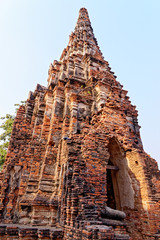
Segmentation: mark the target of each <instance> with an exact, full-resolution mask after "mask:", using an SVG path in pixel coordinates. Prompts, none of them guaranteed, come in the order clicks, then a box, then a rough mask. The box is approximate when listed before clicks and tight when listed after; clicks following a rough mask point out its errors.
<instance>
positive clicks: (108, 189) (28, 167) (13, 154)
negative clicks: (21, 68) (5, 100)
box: [0, 8, 160, 240]
mask: <svg viewBox="0 0 160 240" xmlns="http://www.w3.org/2000/svg"><path fill="white" fill-rule="evenodd" d="M137 116H138V113H137V110H136V107H135V106H133V105H132V104H131V102H130V100H129V97H128V96H127V91H125V90H124V89H123V86H122V85H121V84H120V83H119V82H118V81H117V80H116V76H115V75H114V73H113V72H112V71H111V68H110V67H109V64H108V62H107V61H105V60H104V58H103V56H102V53H101V51H100V49H99V47H98V44H97V41H96V39H95V37H94V34H93V29H92V27H91V23H90V20H89V17H88V13H87V10H86V9H84V8H82V9H80V12H79V18H78V21H77V24H76V27H75V30H74V32H73V33H71V35H70V38H69V43H68V46H67V47H66V48H65V49H64V51H63V53H62V55H61V58H60V61H54V62H53V64H51V65H50V67H49V72H48V86H47V87H43V86H41V85H39V84H38V85H37V87H36V90H35V91H34V92H30V94H29V97H28V100H27V102H26V105H25V107H24V106H21V107H20V108H19V110H18V112H17V116H16V119H15V122H14V126H13V131H12V136H11V140H10V145H9V148H8V154H7V158H6V161H5V164H4V167H3V170H2V172H1V175H0V184H1V188H0V193H1V194H0V216H1V224H0V236H1V237H0V238H1V239H27V240H29V239H57V240H58V239H59V240H60V239H63V240H71V239H74V240H76V239H77V240H80V239H83V240H89V239H97V240H98V239H117V240H118V239H119V240H120V239H126V240H127V239H133V240H136V239H137V240H141V239H159V236H160V232H159V226H160V172H159V170H158V167H157V163H156V161H155V160H154V159H152V158H150V157H149V156H148V155H147V154H146V153H145V152H144V150H143V146H142V142H141V138H140V132H139V128H140V127H139V125H138V121H137Z"/></svg>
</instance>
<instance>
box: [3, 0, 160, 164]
mask: <svg viewBox="0 0 160 240" xmlns="http://www.w3.org/2000/svg"><path fill="white" fill-rule="evenodd" d="M81 7H86V8H87V9H88V12H89V16H90V20H91V23H92V27H93V29H94V33H95V36H96V38H97V40H98V43H99V46H100V49H101V51H102V53H103V55H104V57H105V59H106V60H107V61H109V63H110V67H111V68H112V70H113V71H114V72H115V74H116V75H117V80H118V81H119V82H120V83H121V84H122V85H123V86H124V89H125V90H128V96H129V97H130V99H131V102H132V104H133V105H136V106H137V110H138V111H139V118H138V119H139V124H140V126H141V137H142V141H143V146H144V150H145V151H146V152H147V153H148V154H150V155H151V156H152V157H153V158H155V159H156V160H157V161H158V162H159V165H160V77H159V70H160V30H159V29H160V28H159V25H160V14H159V13H160V1H159V0H134V1H133V0H130V1H128V0H112V1H111V0H99V1H97V0H79V1H75V0H74V1H73V0H67V1H65V0H59V1H55V0H45V1H44V0H14V1H13V0H0V116H3V115H5V114H6V113H11V114H12V113H14V103H19V102H20V101H21V100H26V99H27V96H28V92H29V91H30V90H34V89H35V87H36V84H37V83H40V84H42V85H45V86H46V85H47V74H48V67H49V64H50V63H51V62H53V60H54V59H57V60H58V59H59V58H60V55H61V53H62V51H63V49H64V47H66V45H67V43H68V39H69V38H68V37H69V35H70V33H71V32H72V31H73V30H74V26H75V23H76V20H77V18H78V12H79V9H80V8H81Z"/></svg>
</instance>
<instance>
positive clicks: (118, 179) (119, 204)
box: [107, 137, 134, 210]
mask: <svg viewBox="0 0 160 240" xmlns="http://www.w3.org/2000/svg"><path fill="white" fill-rule="evenodd" d="M108 151H109V153H110V158H109V160H108V165H107V199H108V200H107V205H108V206H109V207H111V208H114V209H118V210H123V208H124V207H128V208H132V209H133V208H134V190H133V187H132V182H131V179H130V176H129V173H128V164H127V160H126V157H125V152H124V151H122V149H121V148H120V145H119V142H118V140H117V139H116V138H115V137H113V138H111V139H110V141H109V144H108Z"/></svg>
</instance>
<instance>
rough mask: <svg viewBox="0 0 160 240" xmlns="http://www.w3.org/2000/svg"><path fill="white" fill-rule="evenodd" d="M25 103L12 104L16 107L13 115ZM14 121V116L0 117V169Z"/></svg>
mask: <svg viewBox="0 0 160 240" xmlns="http://www.w3.org/2000/svg"><path fill="white" fill-rule="evenodd" d="M25 103H26V102H25V101H21V102H20V104H19V103H18V104H14V106H15V107H16V109H15V113H16V112H17V110H18V108H19V107H20V105H25ZM14 119H15V116H14V115H10V114H6V116H5V117H0V120H3V121H2V123H1V125H0V128H1V129H2V133H1V134H0V169H1V168H2V166H3V163H4V161H5V158H6V154H7V149H8V146H9V140H10V137H11V133H12V127H13V123H14Z"/></svg>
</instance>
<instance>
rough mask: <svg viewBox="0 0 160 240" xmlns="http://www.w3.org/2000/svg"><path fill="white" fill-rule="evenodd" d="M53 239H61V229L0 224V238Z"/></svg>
mask: <svg viewBox="0 0 160 240" xmlns="http://www.w3.org/2000/svg"><path fill="white" fill-rule="evenodd" d="M3 236H5V237H8V238H9V239H11V238H12V237H15V239H45V238H46V239H54V240H62V239H63V231H62V229H61V228H56V227H42V226H30V225H20V224H0V239H3Z"/></svg>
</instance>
